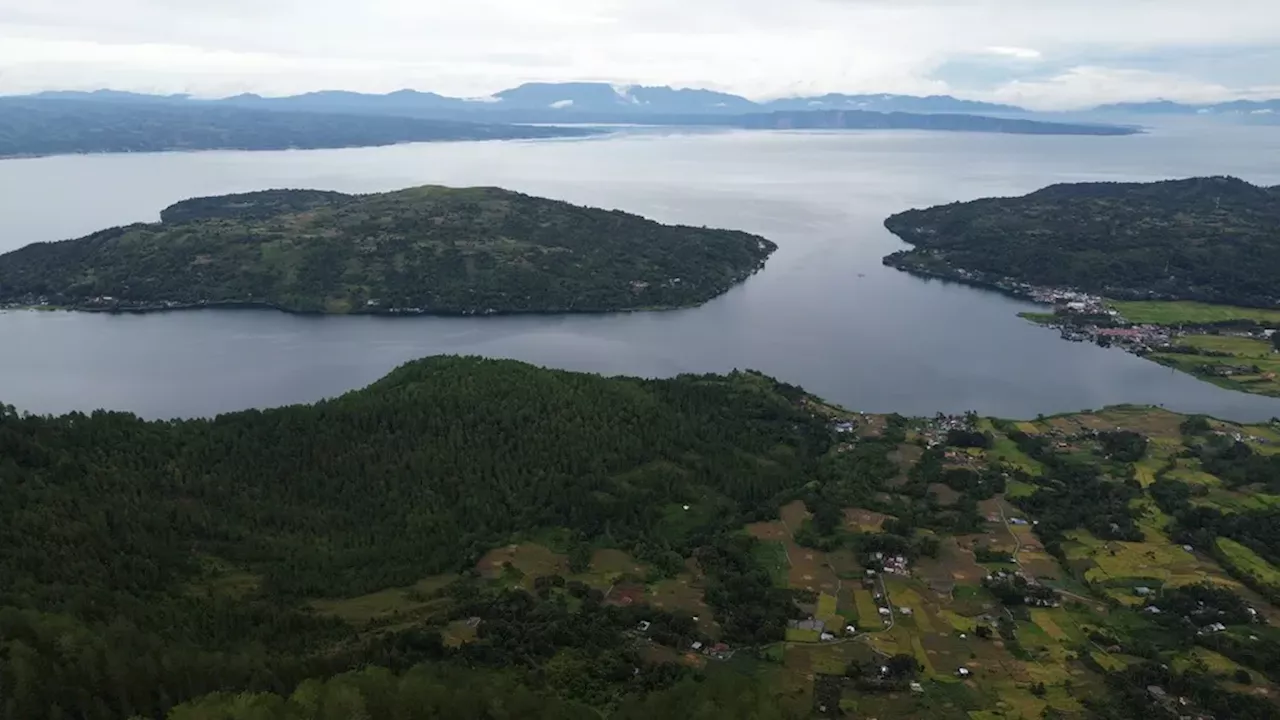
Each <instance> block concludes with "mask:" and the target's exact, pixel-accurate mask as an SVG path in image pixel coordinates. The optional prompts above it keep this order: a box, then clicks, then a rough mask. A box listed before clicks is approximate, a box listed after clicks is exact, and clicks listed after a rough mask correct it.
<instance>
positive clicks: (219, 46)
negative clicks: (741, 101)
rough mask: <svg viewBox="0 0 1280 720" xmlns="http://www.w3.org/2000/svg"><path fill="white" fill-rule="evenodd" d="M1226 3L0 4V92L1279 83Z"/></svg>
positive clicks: (1258, 32)
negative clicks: (589, 83) (577, 84)
mask: <svg viewBox="0 0 1280 720" xmlns="http://www.w3.org/2000/svg"><path fill="white" fill-rule="evenodd" d="M1230 10H1231V11H1230V12H1216V13H1207V12H1205V9H1204V3H1203V0H1122V2H1116V1H1115V0H1074V1H1073V2H1071V3H1040V2H1035V3H1032V2H1026V1H1025V0H951V1H948V2H943V1H942V0H894V1H890V0H791V1H790V2H787V3H778V2H776V0H699V1H698V2H689V1H688V0H538V2H527V0H468V1H467V2H449V3H446V2H422V1H421V0H362V1H361V2H359V3H355V2H352V1H351V0H219V1H218V2H208V0H47V1H46V2H31V0H0V92H8V93H13V92H29V91H33V90H41V89H48V88H54V87H57V88H97V87H103V86H113V87H117V88H121V89H133V90H144V91H164V92H192V93H195V94H198V95H219V94H229V93H234V92H242V91H254V92H261V93H264V94H283V93H294V92H302V91H308V90H316V89H322V88H333V87H343V88H348V89H354V90H364V91H374V92H385V91H389V90H395V89H399V88H402V87H415V88H419V89H431V90H437V91H440V92H448V93H453V94H457V95H469V96H476V95H486V94H489V93H491V92H493V91H495V90H498V89H501V88H503V87H508V86H511V85H514V84H518V83H520V82H525V81H534V80H542V81H555V80H577V79H581V80H598V81H603V82H613V83H644V84H671V85H676V86H706V87H712V88H716V89H723V90H729V91H733V92H738V93H742V94H745V95H748V96H753V97H775V96H780V95H788V94H797V93H816V92H828V91H838V92H901V93H936V92H951V93H955V94H960V95H966V96H971V97H989V98H992V99H995V98H998V97H1009V96H1011V94H1017V93H1022V94H1023V95H1025V96H1026V97H1028V98H1035V99H1037V101H1038V102H1043V103H1044V104H1052V105H1062V104H1064V103H1065V102H1067V100H1066V99H1067V98H1069V99H1070V102H1081V103H1087V102H1090V101H1091V98H1093V97H1097V98H1103V97H1108V98H1109V97H1111V96H1112V95H1113V94H1114V88H1113V87H1112V86H1110V85H1107V84H1106V82H1104V81H1103V80H1102V78H1104V77H1110V78H1111V79H1112V80H1113V81H1115V82H1117V83H1120V85H1117V86H1116V87H1123V88H1128V89H1130V90H1133V91H1138V90H1142V91H1145V92H1153V93H1158V94H1169V93H1172V92H1184V93H1186V92H1194V93H1202V94H1207V93H1208V89H1209V88H1213V89H1214V91H1215V92H1216V91H1217V89H1220V88H1221V89H1226V90H1227V91H1229V92H1234V91H1236V90H1240V91H1242V92H1243V91H1248V90H1249V89H1250V88H1259V87H1271V86H1274V85H1277V84H1280V77H1278V76H1280V63H1271V64H1266V63H1259V62H1246V61H1242V60H1240V59H1239V58H1240V57H1241V55H1240V53H1253V54H1254V56H1255V57H1256V55H1257V53H1259V52H1261V53H1263V56H1264V57H1273V56H1271V55H1267V53H1271V52H1272V51H1274V50H1275V49H1276V48H1277V47H1278V46H1280V43H1278V42H1277V38H1280V4H1277V3H1275V2H1274V0H1232V3H1231V8H1230ZM1180 55H1181V56H1187V57H1199V58H1202V59H1205V61H1204V63H1203V68H1197V67H1194V66H1193V65H1194V63H1190V62H1186V61H1182V62H1180V61H1179V60H1178V59H1177V57H1178V56H1180ZM1210 58H1211V59H1212V60H1211V61H1210V60H1209V59H1210ZM1130 60H1132V63H1130V62H1129V61H1130ZM1162 63H1165V64H1162ZM1073 68H1081V70H1080V71H1079V72H1074V71H1073V70H1072V69H1073ZM1204 68H1209V69H1204ZM1100 69H1101V70H1100ZM1103 70H1105V71H1106V72H1103ZM1130 71H1140V72H1142V73H1146V74H1145V75H1142V76H1140V78H1141V79H1138V78H1139V76H1136V75H1132V74H1129V73H1130ZM1106 73H1111V75H1107V74H1106ZM1054 93H1060V95H1054ZM1090 93H1093V94H1092V95H1090Z"/></svg>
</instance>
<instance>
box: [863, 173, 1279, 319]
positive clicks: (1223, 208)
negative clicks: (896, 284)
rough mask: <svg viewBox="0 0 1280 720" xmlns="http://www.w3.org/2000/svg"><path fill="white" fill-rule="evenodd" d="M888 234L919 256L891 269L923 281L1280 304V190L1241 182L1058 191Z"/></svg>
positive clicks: (965, 209)
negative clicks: (920, 276)
mask: <svg viewBox="0 0 1280 720" xmlns="http://www.w3.org/2000/svg"><path fill="white" fill-rule="evenodd" d="M885 226H886V227H888V229H889V230H890V231H892V232H893V233H894V234H896V235H898V236H899V237H900V238H902V239H903V240H905V241H906V242H908V243H911V244H912V245H914V246H915V247H914V248H912V249H910V250H904V251H902V252H898V253H894V254H892V255H890V256H888V257H887V258H885V263H886V264H888V265H891V266H893V267H897V268H900V269H903V270H908V271H911V272H916V273H920V274H924V275H932V276H940V277H947V278H953V279H957V280H962V281H968V282H981V283H982V284H995V283H996V282H1000V281H1011V282H1017V283H1025V284H1028V285H1033V286H1041V287H1070V288H1075V289H1078V290H1082V291H1085V292H1089V293H1095V294H1098V295H1104V296H1106V297H1109V298H1116V299H1124V300H1138V299H1161V300H1197V301H1202V302H1210V303H1225V304H1231V305H1239V306H1247V307H1264V308H1272V307H1275V306H1276V304H1277V302H1280V284H1277V282H1276V279H1277V278H1280V232H1278V231H1277V228H1280V188H1266V187H1258V186H1256V185H1252V184H1250V183H1248V182H1245V181H1244V180H1240V179H1237V178H1232V177H1199V178H1190V179H1185V180H1170V181H1165V182H1155V183H1078V184H1063V185H1053V186H1050V187H1047V188H1044V189H1043V190H1039V191H1037V192H1034V193H1031V194H1030V195H1026V196H1023V197H1016V198H989V199H983V200H975V201H972V202H964V203H954V204H951V205H942V206H938V207H933V208H929V209H925V210H910V211H907V212H903V213H899V214H897V215H894V216H892V217H890V218H889V219H888V220H886V221H885Z"/></svg>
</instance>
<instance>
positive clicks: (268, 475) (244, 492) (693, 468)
mask: <svg viewBox="0 0 1280 720" xmlns="http://www.w3.org/2000/svg"><path fill="white" fill-rule="evenodd" d="M798 397H799V396H798V391H797V390H795V389H794V388H789V387H788V386H784V385H779V384H777V383H776V382H774V381H772V380H769V379H767V378H764V377H762V376H759V375H754V374H747V373H738V374H734V375H732V376H728V377H714V376H707V377H702V376H685V377H680V378H677V379H674V380H655V381H649V380H638V379H605V378H601V377H597V376H592V375H584V374H573V373H567V372H558V371H550V370H541V369H537V368H534V367H531V366H527V365H523V364H519V363H515V362H504V361H488V360H479V359H465V358H439V359H430V360H425V361H420V362H417V363H412V364H410V365H406V366H404V367H401V368H400V369H398V370H396V371H395V372H393V373H392V374H390V375H389V376H388V377H386V378H385V379H383V380H381V381H379V382H377V383H375V384H374V385H372V386H371V387H369V388H367V389H365V390H362V391H357V392H353V393H350V394H348V395H346V396H343V397H340V398H338V399H335V400H332V401H327V402H322V403H319V404H316V405H312V406H299V407H290V408H283V409H278V410H270V411H263V412H257V411H253V412H244V413H237V414H233V415H226V416H222V417H219V418H217V419H212V420H191V421H181V422H144V421H142V420H139V419H138V418H136V417H133V416H131V415H127V414H121V413H107V412H97V413H94V414H92V415H82V414H73V415H67V416H63V417H37V416H27V415H21V414H19V413H17V412H16V411H15V410H14V409H12V408H5V409H4V410H3V412H0V482H2V483H3V486H4V492H3V493H0V519H2V520H3V522H0V576H3V577H4V578H5V582H4V583H3V584H0V688H3V689H4V698H3V700H2V701H0V717H4V718H6V720H8V719H10V718H13V719H17V718H23V719H26V718H38V717H58V716H63V717H85V718H103V719H105V718H118V717H127V716H129V715H132V714H134V713H138V714H142V715H146V716H149V717H154V716H157V715H159V714H161V713H163V712H164V711H165V710H166V709H167V708H169V707H171V706H172V705H174V704H176V703H179V702H182V701H184V700H187V699H191V698H194V697H197V696H199V695H201V694H204V693H208V692H213V691H218V690H221V689H224V688H234V689H237V690H243V691H251V692H266V693H288V692H290V691H291V690H292V688H293V686H294V685H295V684H296V683H298V682H301V681H302V680H303V679H305V678H307V677H312V676H317V675H319V676H323V675H326V674H329V673H333V672H335V671H342V670H345V669H347V668H349V667H354V666H359V665H361V664H364V663H377V664H380V665H384V666H386V667H389V668H391V669H395V670H397V671H398V670H406V669H407V668H408V667H410V666H411V665H412V664H414V663H418V662H424V661H431V660H439V659H440V658H441V657H442V652H443V651H442V650H441V648H440V639H439V637H438V635H437V636H434V637H431V636H426V637H421V636H418V635H416V634H414V633H413V632H409V633H408V634H407V635H406V634H405V633H400V634H392V635H389V636H386V637H381V638H378V639H370V638H368V637H366V636H361V635H355V634H353V632H352V628H350V627H349V626H347V625H345V624H344V623H341V622H339V621H337V620H334V619H332V618H327V617H321V616H317V615H315V614H312V613H309V612H306V611H305V608H304V607H303V605H301V603H302V602H303V601H304V600H305V599H307V598H322V597H335V596H336V597H349V596H352V595H358V594H361V593H366V592H370V591H373V590H378V589H382V588H386V587H395V586H405V585H409V584H412V583H413V582H414V581H416V580H417V579H419V578H422V577H424V576H427V575H431V574H434V573H442V572H449V571H463V570H466V569H468V568H470V567H473V566H474V564H475V562H476V560H477V559H478V558H479V556H480V554H481V553H482V552H484V551H485V550H487V549H489V548H491V547H494V546H495V545H498V544H500V543H504V542H506V541H508V540H509V539H510V538H512V537H513V536H514V535H516V534H518V533H520V532H533V531H537V530H538V529H540V528H550V527H558V528H563V529H564V530H566V531H567V532H569V533H570V535H571V537H576V538H579V541H581V542H588V541H589V542H595V543H603V544H606V545H613V546H617V547H622V548H626V549H628V550H631V551H632V552H634V553H635V554H636V555H637V556H638V557H641V558H644V559H647V560H649V561H651V562H654V563H655V564H657V565H661V564H662V563H663V562H664V559H665V558H666V557H668V556H672V557H674V558H676V566H677V567H679V566H680V561H679V559H680V558H683V557H689V556H691V555H693V554H694V553H695V551H697V552H698V553H700V556H701V557H703V558H704V561H705V562H706V563H707V565H708V572H709V574H710V575H711V577H712V578H713V579H714V581H715V583H716V584H715V587H717V588H719V589H718V590H715V591H714V594H715V596H716V599H715V600H714V601H713V602H715V603H717V604H718V605H719V606H721V607H722V608H724V610H725V611H726V612H729V613H732V617H734V618H736V619H732V620H730V621H728V625H729V629H730V632H731V633H736V634H738V635H739V636H741V637H743V638H747V639H750V638H754V637H761V638H768V639H774V638H775V637H776V636H777V635H780V633H781V627H782V623H784V622H785V621H786V619H787V617H788V613H790V612H794V610H793V609H792V608H793V606H791V605H790V603H789V601H787V600H786V599H785V597H782V598H774V599H770V600H765V599H762V598H759V597H756V595H755V594H754V593H755V590H756V589H758V587H757V586H756V585H755V584H753V583H754V582H755V581H754V580H751V578H752V577H754V576H755V573H756V570H755V568H754V567H753V566H752V564H751V561H750V559H749V558H750V547H749V546H743V545H742V544H741V542H742V541H741V540H736V541H729V540H728V539H717V538H720V536H721V534H722V533H723V532H724V531H725V530H726V529H728V528H732V527H734V526H735V525H736V526H738V527H740V526H741V523H743V522H745V521H748V520H751V519H755V518H756V517H757V514H758V513H760V512H762V511H763V512H768V511H767V508H769V507H771V506H772V507H776V502H777V500H778V498H780V497H783V496H785V495H786V494H787V493H789V492H792V491H794V489H795V488H796V487H797V486H798V485H799V483H800V482H802V480H803V478H804V477H805V476H807V475H809V474H811V473H812V472H813V467H814V466H815V464H816V462H817V458H818V457H819V456H820V455H822V454H823V453H824V452H825V450H826V447H827V444H828V442H829V433H828V431H827V429H826V427H825V426H824V425H823V424H822V423H821V422H820V421H818V420H815V419H814V418H812V417H811V416H810V415H808V414H807V413H805V412H803V411H802V410H801V409H800V408H799V406H798V404H797V402H796V400H797V398H798ZM682 505H683V506H688V507H689V508H690V509H689V510H687V511H680V508H681V506H682ZM673 513H676V514H678V515H679V516H680V517H679V518H677V517H676V516H675V515H673ZM235 578H242V579H243V578H248V579H249V580H244V581H235V580H234V579H235ZM561 584H563V583H561ZM766 585H767V580H766ZM569 591H570V592H571V593H572V592H575V591H574V590H573V588H569ZM444 592H445V594H447V595H449V596H450V597H453V598H454V599H455V602H456V609H457V612H458V613H461V616H462V617H468V616H475V617H477V618H491V619H492V620H493V621H494V622H493V623H488V622H486V623H485V625H483V626H482V627H484V628H485V633H486V634H484V635H482V637H481V638H480V639H481V641H482V642H479V643H476V644H474V645H472V644H468V645H467V646H466V652H467V653H468V654H466V655H465V656H462V657H461V658H460V662H462V663H463V664H464V665H467V666H470V667H479V668H484V667H490V668H493V669H494V671H499V670H504V669H515V670H517V671H520V672H542V671H543V670H544V668H542V666H543V664H544V663H545V660H546V656H547V653H551V652H555V651H556V649H557V648H561V649H564V648H569V649H570V650H572V652H573V653H576V654H577V656H579V657H581V658H583V664H584V666H586V667H589V668H595V669H596V670H598V671H599V673H604V674H603V675H599V676H598V680H595V681H592V680H591V678H593V677H597V675H595V674H593V673H595V672H596V670H593V671H592V672H586V671H583V672H570V673H567V677H570V678H573V679H574V682H581V683H588V682H596V683H600V684H598V685H589V686H587V687H578V688H575V690H574V692H572V693H568V694H570V695H573V696H574V697H579V698H585V699H588V700H590V701H592V702H593V703H600V702H608V701H610V699H611V698H612V697H613V696H611V695H609V694H608V692H607V691H606V690H602V689H600V688H601V687H604V688H608V687H615V686H619V684H620V683H622V681H621V679H619V676H617V675H616V673H622V675H621V676H620V677H622V678H625V679H626V683H622V684H621V687H624V688H626V687H631V686H630V685H629V684H627V683H632V682H636V681H638V680H635V679H634V678H640V679H641V680H643V679H644V678H648V677H650V674H645V673H640V671H639V670H636V671H635V673H633V671H632V667H633V665H634V666H636V667H637V668H638V667H640V666H642V665H643V666H645V667H648V665H646V664H645V663H642V662H640V661H638V660H636V659H633V658H629V657H627V655H626V654H625V653H622V652H620V651H619V648H620V647H621V645H622V641H621V639H620V635H619V633H620V632H621V630H622V629H623V628H630V627H633V626H634V625H635V623H636V617H637V616H636V615H635V613H637V612H640V611H639V610H638V609H636V610H634V611H633V612H632V614H625V613H624V612H623V611H620V610H616V609H614V608H610V607H602V606H601V605H600V604H599V597H598V595H599V593H598V591H594V595H593V594H592V593H590V592H585V591H584V592H582V593H579V595H580V596H581V599H579V600H574V601H573V604H574V605H576V606H577V607H576V609H572V608H570V606H569V605H567V604H566V600H565V598H567V597H568V596H565V595H557V596H554V597H550V596H549V597H548V599H546V600H545V601H537V600H535V599H533V598H531V597H530V596H528V595H526V594H524V593H515V594H512V595H502V594H499V595H497V596H487V595H485V594H484V593H483V592H482V591H481V590H479V589H477V588H476V587H473V586H472V585H470V584H469V583H468V582H465V573H464V578H463V580H462V581H459V583H455V585H454V586H451V587H450V588H447V589H446V590H445V591H444ZM778 592H783V591H778ZM767 594H768V593H766V595H767ZM784 594H785V593H784ZM765 602H767V603H772V605H769V606H764V605H761V606H760V607H758V608H757V607H755V605H756V604H759V603H765ZM779 602H783V603H785V607H782V608H781V610H779V606H778V605H777V603H779ZM779 612H781V613H782V615H779V614H778V613H779ZM620 613H622V614H620ZM649 616H650V617H651V618H652V619H653V621H654V623H655V624H660V623H662V622H667V623H668V624H667V626H666V627H668V628H669V629H668V630H666V631H664V635H665V636H667V637H670V638H672V639H673V641H679V640H680V639H681V638H685V637H687V636H688V635H689V633H690V627H691V626H690V625H688V624H687V623H688V622H689V621H688V620H687V618H686V619H684V620H681V619H679V618H672V619H670V620H669V621H663V620H662V618H663V617H664V616H663V615H661V614H660V613H656V612H654V613H650V615H649ZM522 617H523V618H527V619H526V620H521V618H522ZM557 618H558V619H557ZM682 623H685V624H682ZM557 627H558V628H560V629H559V630H556V629H555V628H557ZM770 628H773V629H772V630H771V629H770ZM656 630H657V628H655V632H656ZM486 638H488V639H486ZM521 648H524V649H521ZM615 663H626V664H625V666H624V667H622V668H621V669H619V668H618V667H615ZM540 668H542V669H540ZM648 672H649V673H656V674H653V675H652V680H644V683H645V684H646V686H647V687H650V688H651V689H657V688H660V687H665V686H667V685H670V684H671V683H672V682H676V681H678V680H679V679H680V678H681V677H682V674H680V673H674V672H668V671H663V670H662V669H661V666H658V667H657V668H656V669H653V670H651V671H648ZM611 673H613V674H612V675H611ZM636 673H640V674H636ZM566 682H569V680H566ZM534 684H535V685H536V684H538V683H537V682H535V683H534ZM405 691H406V692H409V690H405ZM413 692H414V693H418V692H419V691H416V690H415V691H413ZM421 692H422V693H426V692H427V691H426V690H422V691H421ZM414 697H417V694H415V695H414ZM493 700H494V698H485V699H484V700H483V702H491V701H493ZM211 702H212V701H211ZM237 702H239V701H237ZM245 702H248V701H245ZM253 702H255V703H256V702H259V700H253ZM261 702H272V701H270V700H261ZM387 702H391V700H388V701H387ZM442 702H444V701H442ZM476 702H482V701H476ZM655 702H656V701H655ZM191 712H193V713H194V712H195V710H192V711H191ZM463 716H465V713H464V714H463ZM178 717H224V715H217V714H214V715H200V714H188V715H179V716H178ZM268 717H269V716H268ZM325 717H336V716H334V715H325ZM342 717H348V716H347V715H343V716H342ZM351 717H355V716H351Z"/></svg>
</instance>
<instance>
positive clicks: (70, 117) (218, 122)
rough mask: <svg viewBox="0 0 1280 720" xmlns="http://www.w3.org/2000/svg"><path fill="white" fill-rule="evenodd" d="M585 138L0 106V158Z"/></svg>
mask: <svg viewBox="0 0 1280 720" xmlns="http://www.w3.org/2000/svg"><path fill="white" fill-rule="evenodd" d="M590 134H593V133H592V132H591V131H587V130H581V129H577V128H554V127H530V126H516V125H493V124H480V123H469V122H454V121H445V120H420V119H417V118H407V117H389V116H388V117H372V116H359V115H335V114H326V113H306V112H273V111H270V110H253V109H246V108H236V107H226V106H223V107H215V106H212V105H207V104H205V105H197V104H194V103H193V104H189V105H182V104H174V103H165V102H145V103H111V102H95V101H84V100H46V99H41V100H32V99H28V98H0V157H21V156H32V155H62V154H68V153H117V152H162V151H168V150H288V149H293V148H304V149H311V148H342V147H367V146H372V145H393V144H396V143H407V142H433V141H442V140H505V139H515V138H549V137H578V136H583V135H590Z"/></svg>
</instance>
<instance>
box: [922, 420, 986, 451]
mask: <svg viewBox="0 0 1280 720" xmlns="http://www.w3.org/2000/svg"><path fill="white" fill-rule="evenodd" d="M973 419H974V416H973V415H944V414H941V413H939V414H938V415H936V416H935V417H933V418H930V419H928V420H926V421H925V424H924V427H923V428H921V430H920V435H921V436H922V437H923V438H924V440H925V442H926V443H927V444H928V446H929V447H931V448H935V447H938V446H939V445H945V444H946V442H947V433H949V432H951V431H952V430H973V429H974V425H973ZM957 458H958V456H957Z"/></svg>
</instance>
